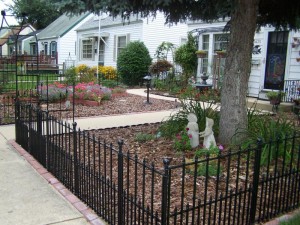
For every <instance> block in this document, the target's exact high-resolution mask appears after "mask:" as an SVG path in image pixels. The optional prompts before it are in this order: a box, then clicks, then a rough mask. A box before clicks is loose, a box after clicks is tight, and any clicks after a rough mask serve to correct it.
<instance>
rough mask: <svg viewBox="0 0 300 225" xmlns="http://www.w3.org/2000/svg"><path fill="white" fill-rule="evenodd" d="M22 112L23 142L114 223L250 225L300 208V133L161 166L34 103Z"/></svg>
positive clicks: (19, 112)
mask: <svg viewBox="0 0 300 225" xmlns="http://www.w3.org/2000/svg"><path fill="white" fill-rule="evenodd" d="M16 114H17V120H16V140H17V142H18V143H19V144H20V145H21V146H23V148H25V149H26V150H27V151H28V152H30V153H31V154H32V155H33V156H34V157H35V158H37V159H38V160H39V161H40V162H41V164H42V165H44V166H45V168H47V169H48V171H50V172H51V173H52V174H53V175H54V176H56V177H57V178H58V179H59V180H60V181H61V182H62V183H63V184H64V185H65V186H66V187H68V188H69V189H70V190H71V191H72V192H74V193H75V194H76V195H77V196H78V197H79V198H80V199H82V200H83V201H84V202H85V203H87V205H89V206H90V207H91V208H93V209H94V210H95V211H96V212H97V213H98V214H99V216H101V217H102V218H103V219H105V220H106V221H107V222H108V223H110V224H120V225H121V224H122V225H123V224H203V225H204V224H228V225H229V224H230V225H232V224H237V225H240V224H247V225H248V224H254V223H260V222H262V221H265V220H269V219H271V218H273V217H275V216H278V215H280V214H281V213H284V212H288V211H290V210H293V209H295V208H297V207H298V206H299V202H300V177H299V168H300V157H299V156H300V137H299V134H294V135H293V136H291V137H286V138H285V139H283V140H276V141H273V142H269V143H262V142H261V141H259V142H258V143H257V145H256V146H255V147H249V148H246V149H239V150H236V151H227V152H223V153H221V154H220V155H215V156H207V157H205V158H199V159H197V158H196V159H195V160H194V161H186V160H185V159H182V162H181V163H176V165H175V164H172V161H171V159H169V158H165V159H164V160H163V162H162V163H161V164H159V165H154V164H153V163H151V162H147V161H146V160H140V159H139V158H138V155H136V154H134V153H130V152H123V143H122V141H119V142H118V145H117V146H115V145H113V144H109V143H106V142H105V140H102V139H101V138H100V137H95V136H93V135H90V134H89V132H87V131H81V130H80V129H77V125H76V123H73V124H72V125H70V124H67V123H64V122H62V121H59V120H57V119H56V118H54V117H52V116H49V114H48V113H46V112H43V111H41V110H39V109H35V108H34V107H32V106H31V105H24V104H20V103H18V102H17V112H16ZM282 152H284V153H283V154H281V155H279V153H282ZM271 155H273V156H274V157H273V158H269V157H267V158H266V156H271Z"/></svg>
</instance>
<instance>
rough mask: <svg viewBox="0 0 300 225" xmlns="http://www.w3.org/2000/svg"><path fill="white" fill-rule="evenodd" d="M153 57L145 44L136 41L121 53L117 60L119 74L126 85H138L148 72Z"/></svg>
mask: <svg viewBox="0 0 300 225" xmlns="http://www.w3.org/2000/svg"><path fill="white" fill-rule="evenodd" d="M150 64H151V57H150V55H149V51H148V49H147V47H146V46H145V44H144V43H143V42H140V41H134V42H131V43H129V44H128V45H127V47H126V48H125V49H124V50H123V51H122V52H121V53H120V55H119V57H118V61H117V71H118V75H120V77H121V78H122V81H123V82H124V83H125V84H126V85H130V86H132V85H138V84H139V83H140V82H141V81H142V79H143V77H144V76H145V75H146V74H147V73H148V68H149V66H150Z"/></svg>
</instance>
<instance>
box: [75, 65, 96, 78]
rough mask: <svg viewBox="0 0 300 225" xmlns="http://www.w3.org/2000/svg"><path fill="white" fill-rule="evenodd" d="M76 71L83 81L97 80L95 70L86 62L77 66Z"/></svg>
mask: <svg viewBox="0 0 300 225" xmlns="http://www.w3.org/2000/svg"><path fill="white" fill-rule="evenodd" d="M75 71H76V74H77V75H78V76H79V81H80V82H82V83H88V82H95V81H96V80H97V77H96V76H95V72H94V70H93V69H92V68H90V67H88V66H87V65H85V64H80V65H78V66H76V67H75Z"/></svg>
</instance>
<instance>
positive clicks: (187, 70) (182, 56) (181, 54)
mask: <svg viewBox="0 0 300 225" xmlns="http://www.w3.org/2000/svg"><path fill="white" fill-rule="evenodd" d="M196 46H197V45H196V40H195V38H194V37H193V36H192V34H189V35H188V41H187V43H185V44H183V45H181V46H180V47H179V48H177V49H176V51H175V62H176V63H178V64H179V65H180V66H181V67H182V69H183V74H184V76H185V80H186V81H187V79H188V78H190V77H191V76H192V75H194V74H195V73H196V70H197V56H196V54H195V51H196V50H197V47H196Z"/></svg>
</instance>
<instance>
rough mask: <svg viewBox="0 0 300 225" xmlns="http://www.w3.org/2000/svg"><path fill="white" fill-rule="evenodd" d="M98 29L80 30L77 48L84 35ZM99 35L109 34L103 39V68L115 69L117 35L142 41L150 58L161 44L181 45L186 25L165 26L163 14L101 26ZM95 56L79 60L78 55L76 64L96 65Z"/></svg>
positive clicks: (184, 36)
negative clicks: (111, 67) (164, 42)
mask: <svg viewBox="0 0 300 225" xmlns="http://www.w3.org/2000/svg"><path fill="white" fill-rule="evenodd" d="M97 32H98V28H96V27H94V28H93V29H89V30H88V29H85V30H84V29H82V28H80V29H79V30H78V32H77V39H78V44H77V46H78V48H80V47H79V40H80V39H82V38H83V36H84V35H86V34H89V33H97ZM100 32H101V33H102V32H105V33H109V34H110V35H109V37H108V38H106V39H105V41H106V43H107V46H105V59H104V65H105V66H113V67H116V60H115V59H114V45H115V42H114V37H115V36H118V35H126V34H127V35H128V34H129V35H130V41H142V42H144V44H145V45H146V47H147V48H148V50H149V53H150V56H151V57H152V58H154V57H155V52H156V49H157V47H158V46H159V45H160V44H161V43H162V42H163V41H167V42H171V43H173V44H174V45H175V46H179V45H180V44H181V38H187V25H186V24H180V23H179V24H177V25H173V26H170V27H169V26H168V25H165V17H164V16H163V14H161V13H158V14H157V16H156V18H153V17H149V18H144V19H142V21H138V22H136V21H135V22H130V23H124V24H122V23H120V24H118V25H116V24H114V25H112V26H101V31H100ZM96 59H97V57H96V54H94V59H93V60H81V59H80V55H77V64H86V65H88V66H95V65H97V62H96ZM168 60H170V61H172V56H171V54H169V55H168Z"/></svg>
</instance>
